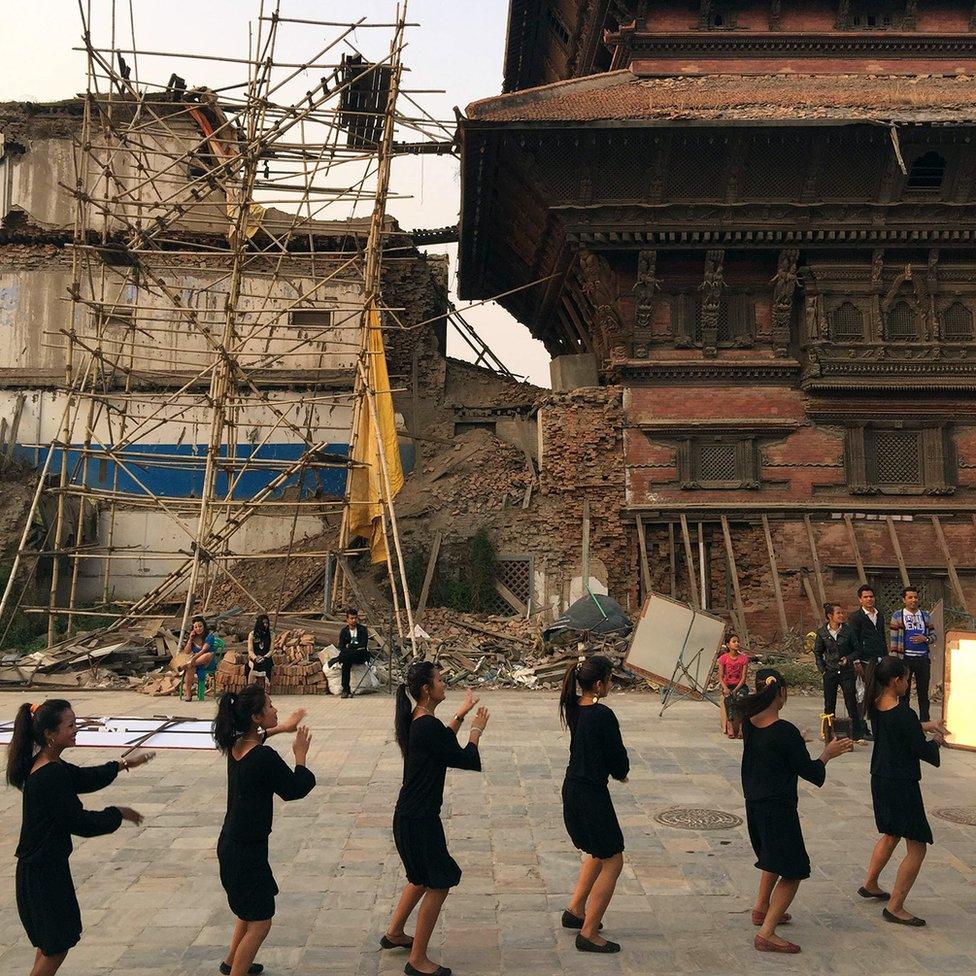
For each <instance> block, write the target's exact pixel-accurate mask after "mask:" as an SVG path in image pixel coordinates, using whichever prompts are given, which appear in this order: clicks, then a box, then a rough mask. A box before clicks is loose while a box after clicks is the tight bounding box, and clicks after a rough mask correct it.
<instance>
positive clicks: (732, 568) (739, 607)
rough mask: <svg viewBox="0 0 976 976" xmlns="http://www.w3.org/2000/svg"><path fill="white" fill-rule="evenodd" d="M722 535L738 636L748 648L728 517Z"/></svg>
mask: <svg viewBox="0 0 976 976" xmlns="http://www.w3.org/2000/svg"><path fill="white" fill-rule="evenodd" d="M722 535H723V537H724V538H725V555H726V558H727V559H728V561H729V572H730V573H731V574H732V592H733V594H734V595H735V607H736V610H737V611H738V613H739V626H740V627H741V629H742V633H741V634H740V635H739V636H740V637H741V638H742V640H743V641H745V644H746V647H747V648H748V646H749V628H748V626H747V625H746V608H745V604H744V603H743V602H742V591H741V590H740V589H739V572H738V570H737V569H736V568H735V550H734V549H733V548H732V532H731V531H730V529H729V519H728V516H726V515H723V516H722Z"/></svg>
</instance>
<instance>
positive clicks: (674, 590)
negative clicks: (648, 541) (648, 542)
mask: <svg viewBox="0 0 976 976" xmlns="http://www.w3.org/2000/svg"><path fill="white" fill-rule="evenodd" d="M668 563H669V567H670V571H671V577H670V578H671V599H672V600H673V599H674V598H675V597H676V596H677V595H678V554H677V552H676V551H675V546H674V522H668Z"/></svg>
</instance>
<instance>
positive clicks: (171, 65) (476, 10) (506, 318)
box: [0, 0, 549, 386]
mask: <svg viewBox="0 0 976 976" xmlns="http://www.w3.org/2000/svg"><path fill="white" fill-rule="evenodd" d="M81 2H82V3H84V4H85V5H86V7H87V6H88V5H89V4H90V6H91V9H92V23H93V25H94V30H93V36H94V37H95V41H96V46H101V45H104V46H109V41H110V38H111V30H112V20H111V12H112V8H113V3H112V0H81ZM259 4H260V0H192V2H190V0H131V9H132V11H133V19H134V28H135V38H136V44H135V45H134V46H135V47H136V49H138V50H143V51H148V50H152V51H160V52H172V51H180V52H185V53H192V52H196V53H201V54H204V53H205V54H216V55H220V56H223V57H240V58H244V57H246V56H247V52H248V43H249V26H251V25H253V23H254V19H255V17H256V16H257V14H258V12H259ZM114 6H115V17H116V23H115V30H116V44H115V46H116V47H120V48H131V47H133V44H132V27H131V26H130V22H129V11H130V4H129V0H116V2H115V4H114ZM273 6H274V3H273V0H265V11H266V12H268V11H270V10H271V9H272V8H273ZM78 11H79V8H78V3H77V2H75V0H31V2H30V3H27V4H23V5H21V6H20V13H19V16H17V17H16V18H14V17H8V18H6V19H5V22H4V27H3V30H2V31H0V101H14V100H25V101H29V100H36V101H55V100H57V99H61V98H68V97H70V96H72V95H74V94H77V93H78V92H81V91H84V89H85V56H84V54H83V53H82V52H80V51H75V50H72V49H73V48H77V47H78V46H79V45H80V32H81V17H80V15H79V12H78ZM280 11H281V16H283V17H292V18H298V19H308V20H320V21H321V20H328V21H335V22H352V21H356V20H359V19H360V18H361V17H366V18H367V21H368V22H374V23H389V22H390V21H392V20H393V19H394V16H395V11H396V4H395V2H394V0H281V4H280ZM507 12H508V0H410V2H409V8H408V20H409V21H410V22H413V23H416V24H418V25H419V26H417V27H414V28H411V29H410V30H409V31H408V34H407V47H406V50H405V53H404V62H405V64H406V66H407V67H408V68H409V71H408V73H407V74H406V75H405V76H404V77H405V87H406V89H407V90H408V92H417V94H413V95H411V97H413V98H414V99H415V100H416V101H417V102H419V103H420V104H421V105H422V106H423V107H424V109H425V110H426V111H427V112H428V113H429V114H430V115H432V116H434V117H435V118H437V119H441V120H444V121H445V122H447V123H449V124H453V122H452V120H453V119H454V108H455V106H457V107H459V108H460V109H462V110H463V109H464V107H465V106H466V105H467V104H468V103H470V102H472V101H475V100H476V99H479V98H486V97H488V96H490V95H495V94H497V93H498V92H500V91H501V80H502V59H503V55H504V49H505V30H506V21H507ZM279 30H280V33H279V42H278V46H277V49H276V56H277V57H278V58H279V59H285V58H288V59H289V60H295V61H296V62H302V63H305V62H307V60H308V58H309V57H310V56H312V55H314V54H315V53H316V51H317V50H318V49H319V48H321V47H322V46H324V43H325V42H326V41H327V40H329V39H331V38H333V37H335V35H336V33H337V31H336V29H335V28H325V27H316V26H311V25H295V24H289V25H282V26H281V27H280V29H279ZM389 36H390V31H388V30H384V29H380V28H376V29H366V28H359V29H358V30H357V31H356V32H355V34H354V35H352V36H351V38H350V39H351V40H352V41H353V43H355V45H356V47H357V48H358V49H359V50H362V51H363V52H364V53H365V54H367V56H376V57H381V56H382V55H383V54H384V53H385V51H386V50H387V48H388V44H389ZM244 70H245V68H244V66H243V65H234V64H227V65H221V66H219V67H215V66H214V65H213V64H212V63H207V62H204V61H200V60H191V59H186V58H174V57H171V56H169V55H165V56H161V57H152V58H150V57H148V56H143V57H142V58H141V60H140V62H139V63H138V65H136V71H135V72H134V74H135V76H136V77H143V78H145V79H146V80H152V81H162V82H165V81H166V79H168V77H169V75H170V74H171V73H173V72H175V73H177V74H179V75H181V76H182V77H184V78H185V79H186V80H187V83H188V85H189V86H191V87H192V86H194V85H201V84H206V85H208V86H209V87H212V88H215V87H218V86H220V85H230V84H235V83H237V82H239V81H241V80H242V79H243V72H244ZM218 72H220V76H219V77H218V76H217V75H218ZM322 74H323V72H322V71H316V70H314V69H313V70H310V71H309V72H307V76H308V77H307V80H306V78H305V76H304V75H302V76H300V77H299V78H297V79H296V80H295V82H294V85H299V86H301V87H300V89H299V91H305V90H307V89H309V88H314V87H316V86H317V84H318V80H319V77H320V76H321V75H322ZM404 107H406V106H404ZM391 187H392V189H393V190H394V191H395V193H396V194H397V196H398V197H403V199H396V200H392V201H391V202H390V206H389V210H390V212H391V213H392V214H393V216H394V217H396V218H397V220H398V221H399V222H400V225H401V226H402V227H404V228H408V229H414V228H421V227H444V226H447V225H451V224H454V223H456V222H457V219H458V209H459V206H460V183H459V177H458V163H457V160H456V159H454V158H453V157H434V156H428V157H413V158H404V159H398V160H397V161H396V162H395V164H394V167H393V174H392V182H391ZM429 250H430V251H432V252H439V253H448V254H449V255H450V261H451V286H452V292H453V289H454V284H455V280H456V274H457V260H456V256H457V255H456V252H457V248H456V246H454V245H449V246H440V247H433V248H430V249H429ZM458 304H459V305H460V307H461V308H462V310H463V308H464V305H463V303H458ZM465 317H466V318H467V319H468V321H469V322H471V324H472V325H474V326H475V328H476V329H477V330H478V332H479V334H480V335H481V336H482V338H483V339H484V340H485V341H486V342H487V343H488V344H489V345H490V346H491V348H492V349H493V350H494V351H495V353H496V354H497V355H498V357H499V358H500V359H501V361H502V362H503V363H504V364H505V365H506V366H508V368H509V369H511V370H512V371H513V372H514V373H517V374H520V375H525V376H527V377H528V378H529V380H530V381H531V382H533V383H536V384H538V385H540V386H548V385H549V356H548V354H547V353H546V351H545V349H544V348H543V346H542V343H540V342H538V341H537V340H535V339H533V338H532V337H531V336H530V335H529V333H528V330H527V329H525V328H524V327H523V326H522V325H520V324H519V323H518V322H516V321H515V320H514V319H513V318H512V317H511V316H510V315H509V314H508V313H507V312H505V311H504V310H503V309H501V308H499V307H498V306H497V305H484V306H479V307H476V308H472V309H471V310H470V311H469V312H467V313H465ZM448 352H449V354H450V355H454V356H458V357H461V358H472V356H471V354H470V352H469V351H468V349H467V347H466V346H465V345H464V343H463V342H462V341H461V340H460V339H459V338H458V337H457V336H455V335H453V334H451V335H449V339H448Z"/></svg>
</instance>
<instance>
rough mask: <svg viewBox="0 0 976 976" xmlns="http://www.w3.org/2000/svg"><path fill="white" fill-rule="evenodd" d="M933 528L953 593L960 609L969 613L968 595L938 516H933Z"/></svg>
mask: <svg viewBox="0 0 976 976" xmlns="http://www.w3.org/2000/svg"><path fill="white" fill-rule="evenodd" d="M931 519H932V528H933V529H935V538H936V539H937V540H938V542H939V548H940V549H941V550H942V558H943V559H944V560H945V564H946V570H947V571H948V573H949V582H950V583H951V584H952V592H953V593H954V594H955V597H956V599H957V600H958V601H959V607H960V608H961V609H962V610H965V611H966V613H969V607H967V606H966V594H965V593H964V592H963V589H962V583H960V582H959V574H958V573H957V572H956V564H955V562H953V559H952V553H951V552H950V551H949V546H948V544H947V543H946V537H945V532H944V531H943V529H942V522H941V521H940V520H939V516H938V515H932V516H931Z"/></svg>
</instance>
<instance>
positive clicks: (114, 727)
mask: <svg viewBox="0 0 976 976" xmlns="http://www.w3.org/2000/svg"><path fill="white" fill-rule="evenodd" d="M13 727H14V723H13V721H8V722H0V744H5V743H9V742H10V739H11V736H12V734H13ZM210 727H211V723H210V721H209V720H208V719H195V718H174V717H170V716H154V717H152V718H136V717H132V716H123V717H118V716H108V717H102V718H83V717H81V716H79V717H78V735H77V737H76V738H75V745H76V746H77V747H79V748H96V749H131V748H132V747H133V746H138V748H140V749H216V748H217V746H216V745H215V743H214V740H213V736H212V735H211V732H210Z"/></svg>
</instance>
